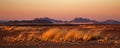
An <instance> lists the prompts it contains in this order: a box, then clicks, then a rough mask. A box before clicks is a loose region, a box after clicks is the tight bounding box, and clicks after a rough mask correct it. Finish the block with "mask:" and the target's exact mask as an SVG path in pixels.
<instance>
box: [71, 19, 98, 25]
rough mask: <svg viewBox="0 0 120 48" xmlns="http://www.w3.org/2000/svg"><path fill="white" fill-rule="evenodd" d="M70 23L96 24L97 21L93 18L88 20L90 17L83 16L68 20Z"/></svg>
mask: <svg viewBox="0 0 120 48" xmlns="http://www.w3.org/2000/svg"><path fill="white" fill-rule="evenodd" d="M70 22H71V23H72V24H76V23H77V24H96V23H97V21H95V20H90V19H85V18H75V19H73V20H71V21H70Z"/></svg>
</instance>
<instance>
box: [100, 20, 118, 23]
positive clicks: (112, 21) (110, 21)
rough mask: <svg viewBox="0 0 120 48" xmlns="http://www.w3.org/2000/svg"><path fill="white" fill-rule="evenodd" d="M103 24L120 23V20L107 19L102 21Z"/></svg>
mask: <svg viewBox="0 0 120 48" xmlns="http://www.w3.org/2000/svg"><path fill="white" fill-rule="evenodd" d="M101 24H120V21H116V20H106V21H103V22H101Z"/></svg>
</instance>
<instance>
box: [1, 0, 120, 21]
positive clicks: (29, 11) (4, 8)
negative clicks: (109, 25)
mask: <svg viewBox="0 0 120 48" xmlns="http://www.w3.org/2000/svg"><path fill="white" fill-rule="evenodd" d="M39 17H50V18H53V19H61V20H72V19H73V18H75V17H83V18H89V19H93V20H98V21H103V20H107V19H114V20H119V21H120V0H0V20H28V19H34V18H39Z"/></svg>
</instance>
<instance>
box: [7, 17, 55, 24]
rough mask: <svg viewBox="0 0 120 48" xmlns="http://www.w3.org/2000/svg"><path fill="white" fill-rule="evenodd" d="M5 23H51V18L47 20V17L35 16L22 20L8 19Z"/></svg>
mask: <svg viewBox="0 0 120 48" xmlns="http://www.w3.org/2000/svg"><path fill="white" fill-rule="evenodd" d="M7 23H9V24H10V23H11V24H12V23H17V24H35V23H38V24H52V23H53V22H52V21H51V20H47V19H43V18H39V19H38V18H36V19H34V20H22V21H17V20H15V21H9V22H7Z"/></svg>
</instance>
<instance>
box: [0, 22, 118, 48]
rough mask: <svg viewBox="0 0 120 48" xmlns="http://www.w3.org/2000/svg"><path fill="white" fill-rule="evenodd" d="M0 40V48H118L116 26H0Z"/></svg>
mask: <svg viewBox="0 0 120 48" xmlns="http://www.w3.org/2000/svg"><path fill="white" fill-rule="evenodd" d="M0 38H1V39H0V48H120V25H119V24H81V25H80V24H74V25H73V24H66V25H65V24H54V25H0Z"/></svg>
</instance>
